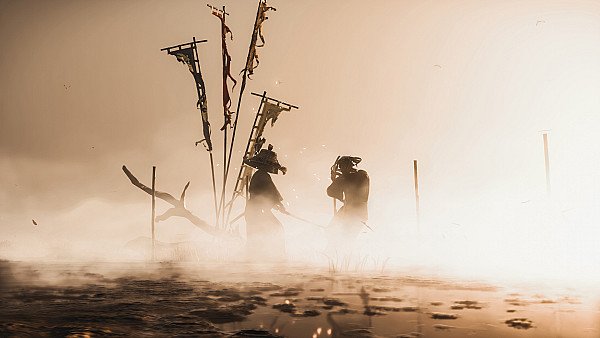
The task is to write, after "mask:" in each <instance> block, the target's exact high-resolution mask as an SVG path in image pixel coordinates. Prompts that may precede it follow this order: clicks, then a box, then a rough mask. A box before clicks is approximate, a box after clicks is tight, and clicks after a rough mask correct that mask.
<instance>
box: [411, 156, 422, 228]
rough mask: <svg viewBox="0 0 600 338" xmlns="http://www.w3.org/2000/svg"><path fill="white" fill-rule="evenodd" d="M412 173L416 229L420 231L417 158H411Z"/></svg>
mask: <svg viewBox="0 0 600 338" xmlns="http://www.w3.org/2000/svg"><path fill="white" fill-rule="evenodd" d="M413 174H414V180H415V207H416V212H417V230H418V231H420V226H421V220H420V216H421V215H420V213H419V174H418V167H417V160H413Z"/></svg>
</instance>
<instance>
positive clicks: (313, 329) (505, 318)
mask: <svg viewBox="0 0 600 338" xmlns="http://www.w3.org/2000/svg"><path fill="white" fill-rule="evenodd" d="M282 271H285V272H284V273H281V272H282ZM0 278H1V279H0V281H1V282H0V291H1V292H0V308H2V311H1V313H0V336H2V337H5V336H6V337H23V336H52V337H84V336H88V337H93V336H167V337H174V336H181V337H198V336H203V337H226V336H235V337H257V336H259V337H269V336H285V337H315V338H317V337H448V338H451V337H467V336H474V337H511V336H515V337H599V336H600V311H599V306H598V302H597V300H596V299H593V297H591V296H589V295H586V294H585V293H582V292H581V291H580V290H575V289H560V288H554V289H553V288H549V287H545V288H543V289H540V288H531V287H527V288H526V287H521V288H517V287H508V286H503V285H493V284H490V283H484V282H475V281H459V280H453V279H448V278H439V277H435V278H432V277H422V276H421V277H417V276H410V275H408V274H405V273H404V274H400V273H398V274H390V275H385V276H382V275H369V274H330V273H328V272H327V271H322V270H318V269H314V268H312V269H311V268H302V267H297V266H296V267H295V266H277V267H264V266H253V265H241V264H237V265H233V263H228V264H227V265H225V264H222V265H221V264H219V265H210V266H199V265H188V264H185V265H184V264H161V263H157V264H143V263H127V264H124V263H123V264H114V263H103V264H93V265H85V264H56V263H54V264H51V263H43V264H42V263H40V264H31V263H14V262H0Z"/></svg>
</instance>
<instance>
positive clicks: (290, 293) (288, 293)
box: [270, 288, 300, 297]
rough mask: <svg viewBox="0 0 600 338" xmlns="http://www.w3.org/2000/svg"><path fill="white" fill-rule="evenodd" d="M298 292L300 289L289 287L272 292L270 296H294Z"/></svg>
mask: <svg viewBox="0 0 600 338" xmlns="http://www.w3.org/2000/svg"><path fill="white" fill-rule="evenodd" d="M299 294H300V291H297V290H295V289H294V288H291V289H287V290H285V291H281V292H275V293H272V294H271V295H270V296H271V297H295V296H298V295H299Z"/></svg>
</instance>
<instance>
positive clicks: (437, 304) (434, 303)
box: [429, 302, 444, 306]
mask: <svg viewBox="0 0 600 338" xmlns="http://www.w3.org/2000/svg"><path fill="white" fill-rule="evenodd" d="M429 304H430V305H432V306H441V305H444V303H443V302H431V303H429Z"/></svg>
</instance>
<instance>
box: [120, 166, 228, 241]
mask: <svg viewBox="0 0 600 338" xmlns="http://www.w3.org/2000/svg"><path fill="white" fill-rule="evenodd" d="M122 169H123V172H125V175H127V177H128V178H129V180H130V181H131V184H133V185H135V186H136V187H138V188H140V189H141V190H143V191H144V192H146V193H147V194H149V195H152V188H148V187H147V186H145V185H144V184H142V183H141V182H140V181H139V180H138V179H137V178H136V177H135V176H133V174H132V173H131V171H129V169H127V167H126V166H123V167H122ZM189 186H190V182H187V184H186V185H185V187H184V188H183V192H182V193H181V197H180V198H179V199H176V198H175V197H173V196H172V195H171V194H169V193H166V192H162V191H158V190H155V192H154V195H155V196H156V198H160V199H161V200H163V201H165V202H167V203H169V204H171V205H172V206H173V208H171V209H169V210H167V211H165V213H163V214H162V215H160V216H156V221H157V222H160V221H165V220H167V219H169V218H170V217H173V216H177V217H183V218H185V219H187V220H188V221H190V222H192V224H194V225H195V226H197V227H198V228H200V229H202V230H203V231H204V232H206V233H208V234H210V235H213V236H223V235H226V234H227V233H226V232H225V231H223V230H220V229H218V228H217V227H215V226H212V225H210V224H208V223H206V221H204V220H202V219H200V218H199V217H198V216H196V215H194V214H192V212H191V211H189V210H188V209H186V208H185V191H186V190H187V188H188V187H189Z"/></svg>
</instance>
